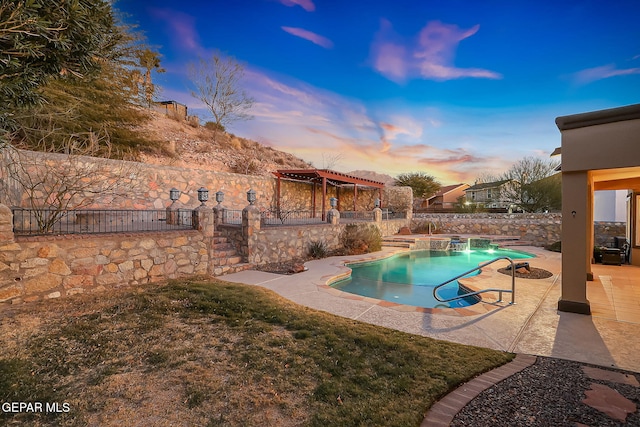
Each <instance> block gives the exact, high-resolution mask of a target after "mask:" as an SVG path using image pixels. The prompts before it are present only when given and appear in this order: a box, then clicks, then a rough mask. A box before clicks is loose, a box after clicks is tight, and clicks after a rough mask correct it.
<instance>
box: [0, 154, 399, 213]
mask: <svg viewBox="0 0 640 427" xmlns="http://www.w3.org/2000/svg"><path fill="white" fill-rule="evenodd" d="M18 151H19V153H20V157H21V158H22V159H24V162H25V164H26V165H27V167H26V172H27V173H30V174H32V175H35V173H34V169H35V168H39V167H46V168H55V167H60V168H64V167H65V164H66V163H65V162H66V160H67V158H68V157H67V156H66V155H64V154H56V153H41V152H35V151H24V150H18ZM2 154H3V155H2V156H0V163H2V166H3V167H2V168H1V169H2V171H6V170H7V168H6V164H5V163H6V156H5V155H4V152H2ZM75 167H77V168H86V169H87V170H89V169H93V170H99V172H100V173H101V174H103V175H104V177H103V178H104V179H103V180H102V179H101V180H99V181H100V182H97V183H96V185H99V184H101V183H102V182H104V181H118V180H126V184H125V185H123V188H122V190H123V191H120V192H116V194H102V195H98V196H97V197H96V194H95V192H96V191H95V190H96V189H95V188H90V187H88V188H86V189H84V191H83V192H80V193H79V194H78V195H76V196H74V197H75V200H76V201H77V200H80V199H91V200H92V201H93V202H92V203H91V204H90V205H89V206H88V207H89V208H95V209H164V208H166V207H167V206H169V205H170V204H171V200H170V199H169V190H171V189H172V188H177V189H178V190H180V191H181V195H180V199H179V200H178V204H179V205H180V206H181V207H184V208H190V209H192V208H195V207H196V206H198V205H199V204H200V202H199V201H198V189H199V188H201V187H204V188H206V189H207V190H209V198H210V200H211V202H210V203H209V206H213V204H214V203H215V201H214V200H215V193H216V192H217V191H222V192H224V205H225V206H226V207H227V208H229V209H242V208H244V207H245V206H246V205H247V191H248V190H249V189H253V190H254V191H255V192H256V195H257V200H256V206H258V207H259V208H260V209H263V210H264V209H271V208H274V207H275V206H276V202H277V200H276V178H275V177H270V176H254V175H242V174H235V173H227V172H215V171H209V170H200V169H196V168H180V167H173V166H165V165H149V164H145V163H138V162H127V161H122V160H110V159H97V158H93V157H78V161H77V166H75ZM123 170H124V171H126V177H122V176H119V175H116V174H114V175H109V174H110V173H113V172H112V171H123ZM4 173H6V172H1V171H0V177H2V178H5V177H4V176H3V175H2V174H4ZM9 182H13V181H11V180H7V179H3V180H2V185H0V203H4V204H7V205H8V206H15V207H25V208H28V207H29V200H28V196H27V195H26V194H22V195H21V192H19V191H16V188H17V187H16V185H12V186H11V187H9V186H8V185H7V183H9ZM14 184H15V183H14ZM403 190H406V189H405V188H403ZM390 191H391V193H392V194H393V190H390ZM280 196H281V206H282V207H284V208H286V209H300V210H303V209H304V210H306V209H311V207H312V186H311V185H310V184H308V183H301V182H294V181H286V180H283V181H281V191H280ZM377 196H378V190H377V189H373V188H369V187H359V189H358V205H357V209H358V210H364V209H366V210H371V209H373V203H374V202H373V201H374V200H375V199H376V197H377ZM331 197H339V198H341V202H340V203H341V204H342V205H343V206H344V207H343V209H344V210H353V188H352V187H351V188H344V189H340V190H339V191H336V188H335V187H331V186H328V188H327V198H326V200H325V206H326V208H327V210H328V209H329V198H331ZM383 199H385V200H386V199H387V197H386V195H385V196H383ZM321 207H322V189H321V188H320V186H317V189H316V208H317V209H318V210H319V209H321Z"/></svg>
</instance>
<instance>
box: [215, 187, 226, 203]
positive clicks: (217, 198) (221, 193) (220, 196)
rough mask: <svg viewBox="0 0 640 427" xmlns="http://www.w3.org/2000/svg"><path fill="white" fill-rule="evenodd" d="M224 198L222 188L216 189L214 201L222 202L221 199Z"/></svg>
mask: <svg viewBox="0 0 640 427" xmlns="http://www.w3.org/2000/svg"><path fill="white" fill-rule="evenodd" d="M223 200H224V193H223V192H222V190H220V191H217V192H216V202H218V204H220V203H222V201H223Z"/></svg>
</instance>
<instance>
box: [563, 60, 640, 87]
mask: <svg viewBox="0 0 640 427" xmlns="http://www.w3.org/2000/svg"><path fill="white" fill-rule="evenodd" d="M631 74H640V68H627V69H623V70H619V69H617V68H616V66H615V65H614V64H609V65H603V66H601V67H595V68H588V69H586V70H582V71H579V72H577V73H575V75H574V76H575V80H576V82H577V83H578V84H588V83H591V82H594V81H596V80H602V79H608V78H611V77H618V76H628V75H631Z"/></svg>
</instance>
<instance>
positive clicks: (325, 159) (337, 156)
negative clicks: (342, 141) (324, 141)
mask: <svg viewBox="0 0 640 427" xmlns="http://www.w3.org/2000/svg"><path fill="white" fill-rule="evenodd" d="M342 157H343V156H342V153H333V154H327V153H322V169H335V168H336V167H337V166H338V165H339V164H340V162H341V161H342Z"/></svg>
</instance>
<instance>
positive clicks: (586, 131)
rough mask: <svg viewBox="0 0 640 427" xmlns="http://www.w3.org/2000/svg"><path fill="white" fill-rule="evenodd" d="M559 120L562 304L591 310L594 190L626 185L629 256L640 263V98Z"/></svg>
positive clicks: (580, 310) (579, 310) (565, 307)
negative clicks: (638, 101) (618, 105)
mask: <svg viewBox="0 0 640 427" xmlns="http://www.w3.org/2000/svg"><path fill="white" fill-rule="evenodd" d="M556 124H557V126H558V129H559V130H560V132H561V133H562V146H561V149H560V151H561V154H562V218H563V221H562V295H561V297H560V300H559V302H558V309H559V310H560V311H568V312H574V313H581V314H591V304H590V302H589V300H588V299H587V281H592V280H594V272H593V267H592V258H593V248H594V233H593V229H594V224H593V218H594V191H597V190H628V192H629V198H628V220H627V237H628V240H629V244H630V245H631V248H630V249H631V250H630V255H631V256H630V258H631V259H630V262H631V264H633V265H635V266H640V104H636V105H630V106H626V107H621V108H613V109H609V110H601V111H593V112H589V113H583V114H575V115H571V116H563V117H558V118H557V119H556ZM632 286H634V287H640V283H634V284H632ZM628 295H629V298H637V294H635V293H633V292H629V293H628Z"/></svg>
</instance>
